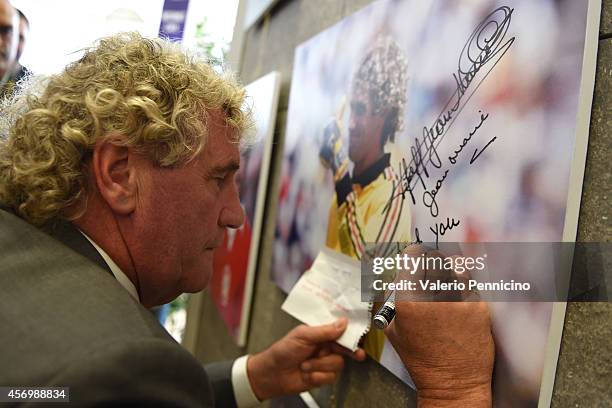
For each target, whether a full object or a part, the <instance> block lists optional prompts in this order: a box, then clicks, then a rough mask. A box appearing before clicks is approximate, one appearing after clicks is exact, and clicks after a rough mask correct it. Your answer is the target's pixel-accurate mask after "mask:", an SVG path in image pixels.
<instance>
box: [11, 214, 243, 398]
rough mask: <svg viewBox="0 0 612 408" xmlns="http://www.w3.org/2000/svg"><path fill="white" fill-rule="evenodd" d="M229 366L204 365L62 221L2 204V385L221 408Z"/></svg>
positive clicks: (229, 395) (229, 393) (230, 395)
mask: <svg viewBox="0 0 612 408" xmlns="http://www.w3.org/2000/svg"><path fill="white" fill-rule="evenodd" d="M50 235H51V236H50ZM52 236H53V237H54V238H53V237H52ZM60 241H62V242H60ZM231 364H232V363H231V362H227V363H222V364H218V365H215V366H211V367H210V368H209V367H208V366H207V370H206V371H205V370H204V369H203V367H202V366H201V365H200V363H199V362H198V361H197V360H196V359H195V358H193V357H192V356H191V355H190V354H189V353H188V352H187V351H186V350H184V349H183V348H182V347H181V346H180V345H178V344H177V343H176V342H175V341H174V340H173V339H172V337H171V336H170V335H169V334H168V333H167V332H166V331H165V330H164V329H163V328H162V327H161V326H160V325H159V323H158V322H157V320H155V318H154V317H153V316H152V314H151V313H150V312H149V311H148V310H146V309H145V308H144V307H143V306H141V305H140V304H139V303H138V302H137V301H135V300H134V299H133V298H132V297H131V296H130V295H129V294H128V292H127V291H126V290H125V289H124V288H123V287H121V285H120V284H119V283H118V282H117V280H116V279H115V278H114V276H113V275H112V273H111V272H110V270H109V269H108V267H107V265H106V263H105V262H104V260H103V259H102V257H101V256H100V255H99V254H98V252H97V251H96V250H95V248H94V247H93V246H92V245H91V244H90V243H89V242H88V241H87V239H85V237H84V236H83V235H81V234H80V233H79V232H78V230H76V228H74V227H73V226H72V225H71V224H70V223H66V222H61V221H58V222H55V223H53V224H51V225H50V226H48V227H46V232H42V231H41V230H39V229H37V228H34V227H33V226H31V225H29V224H28V223H26V222H25V221H23V220H22V219H20V218H18V217H16V216H15V215H13V214H11V213H8V212H6V211H2V210H0V385H3V386H22V387H24V386H68V387H70V401H71V402H76V403H78V405H79V406H89V405H99V404H101V405H107V404H108V405H110V404H114V403H117V404H120V405H126V404H128V405H148V406H180V407H209V406H213V405H215V404H214V402H215V401H216V405H217V406H222V407H225V406H235V400H234V395H233V389H232V386H231V380H230V375H231ZM207 371H208V373H207ZM34 406H36V404H34Z"/></svg>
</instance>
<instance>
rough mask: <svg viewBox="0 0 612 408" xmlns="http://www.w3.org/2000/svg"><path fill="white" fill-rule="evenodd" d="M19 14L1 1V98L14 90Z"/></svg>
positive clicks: (5, 0)
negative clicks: (13, 72)
mask: <svg viewBox="0 0 612 408" xmlns="http://www.w3.org/2000/svg"><path fill="white" fill-rule="evenodd" d="M17 24H18V23H17V13H16V12H15V9H14V8H13V6H11V4H10V3H9V2H8V0H0V97H2V96H3V95H6V94H9V93H10V92H11V91H12V89H13V81H11V80H10V77H11V73H12V69H13V66H14V63H15V55H16V54H15V53H16V50H17V30H16V27H17Z"/></svg>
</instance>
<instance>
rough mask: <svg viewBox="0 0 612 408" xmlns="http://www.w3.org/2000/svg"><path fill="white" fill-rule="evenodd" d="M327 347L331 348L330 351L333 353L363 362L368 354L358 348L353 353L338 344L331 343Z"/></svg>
mask: <svg viewBox="0 0 612 408" xmlns="http://www.w3.org/2000/svg"><path fill="white" fill-rule="evenodd" d="M327 347H329V349H330V350H331V351H332V352H333V353H336V354H342V355H344V356H347V357H350V358H352V359H353V360H357V361H363V360H365V358H366V353H365V351H364V350H363V349H362V348H358V349H357V350H355V351H351V350H349V349H347V348H346V347H342V346H341V345H339V344H338V343H330V344H329V346H327Z"/></svg>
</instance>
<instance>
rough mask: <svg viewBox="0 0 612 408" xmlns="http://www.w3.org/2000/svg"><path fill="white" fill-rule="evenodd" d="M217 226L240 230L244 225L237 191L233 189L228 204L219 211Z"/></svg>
mask: <svg viewBox="0 0 612 408" xmlns="http://www.w3.org/2000/svg"><path fill="white" fill-rule="evenodd" d="M219 224H220V226H221V227H227V228H240V227H241V226H242V224H244V210H243V209H242V205H241V204H240V196H239V195H238V191H237V189H234V192H232V194H231V197H230V199H229V202H228V204H227V205H226V206H225V207H223V209H222V210H221V214H220V217H219Z"/></svg>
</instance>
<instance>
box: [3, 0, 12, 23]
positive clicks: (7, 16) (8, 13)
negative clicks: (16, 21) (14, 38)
mask: <svg viewBox="0 0 612 408" xmlns="http://www.w3.org/2000/svg"><path fill="white" fill-rule="evenodd" d="M13 12H14V10H13V8H12V7H11V5H10V4H8V3H7V2H6V1H3V0H0V22H1V23H2V24H5V25H12V24H13Z"/></svg>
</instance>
